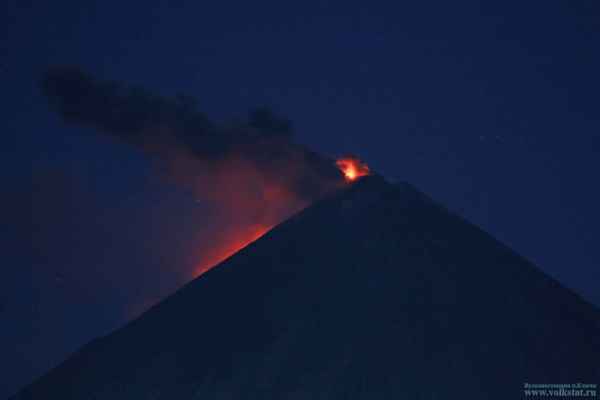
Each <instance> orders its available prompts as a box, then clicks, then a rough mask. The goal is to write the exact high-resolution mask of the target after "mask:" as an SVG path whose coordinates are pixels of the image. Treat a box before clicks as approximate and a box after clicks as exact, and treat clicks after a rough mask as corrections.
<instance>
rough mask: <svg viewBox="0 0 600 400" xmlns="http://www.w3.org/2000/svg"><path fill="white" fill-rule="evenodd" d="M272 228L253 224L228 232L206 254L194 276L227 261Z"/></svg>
mask: <svg viewBox="0 0 600 400" xmlns="http://www.w3.org/2000/svg"><path fill="white" fill-rule="evenodd" d="M271 228H272V227H271V226H263V225H252V226H248V227H244V228H240V229H238V230H236V231H235V232H228V234H227V235H226V236H227V239H226V240H223V241H221V243H219V244H218V245H216V246H215V247H213V248H211V249H210V251H207V252H206V253H205V254H204V257H203V259H202V261H201V262H200V263H199V264H198V265H197V266H196V268H195V269H194V271H193V277H194V278H196V277H198V276H200V275H202V274H203V273H204V272H206V271H208V270H209V269H211V268H212V267H214V266H215V265H217V264H219V263H220V262H222V261H225V260H226V259H227V258H229V257H231V256H232V255H234V254H235V253H237V252H238V251H239V250H241V249H243V248H244V247H246V246H248V245H249V244H250V243H252V242H254V241H256V240H258V239H259V238H260V237H261V236H262V235H264V234H265V233H267V232H268V231H269V230H270V229H271Z"/></svg>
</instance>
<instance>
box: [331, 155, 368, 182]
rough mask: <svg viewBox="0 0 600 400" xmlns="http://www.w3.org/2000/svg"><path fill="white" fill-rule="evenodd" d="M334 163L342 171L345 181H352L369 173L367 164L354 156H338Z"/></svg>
mask: <svg viewBox="0 0 600 400" xmlns="http://www.w3.org/2000/svg"><path fill="white" fill-rule="evenodd" d="M335 165H337V166H338V168H339V169H340V170H341V171H342V172H343V173H344V177H345V178H346V181H347V182H354V181H355V180H357V179H358V178H360V177H361V176H367V175H370V174H371V170H370V169H369V166H368V165H367V164H365V163H364V162H362V161H361V160H360V159H358V158H357V157H354V156H347V157H342V158H339V159H338V160H337V161H336V162H335Z"/></svg>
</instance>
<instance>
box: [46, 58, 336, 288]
mask: <svg viewBox="0 0 600 400" xmlns="http://www.w3.org/2000/svg"><path fill="white" fill-rule="evenodd" d="M42 90H43V93H44V94H45V95H46V97H47V98H48V100H49V102H50V104H51V106H52V107H53V108H54V109H55V111H57V112H58V113H59V114H60V115H61V116H62V117H63V118H64V119H65V121H67V122H70V123H75V124H80V125H85V126H90V127H93V128H96V129H97V130H98V131H99V132H102V133H103V134H106V135H109V136H112V137H114V138H117V139H119V140H121V141H123V142H126V143H128V144H130V145H132V146H134V147H136V148H138V149H140V150H142V151H143V152H145V153H146V154H147V155H149V156H150V157H151V158H152V159H153V160H154V161H155V162H156V163H157V164H158V165H159V167H160V170H161V171H163V172H164V174H165V175H166V176H168V177H169V179H172V180H173V181H175V182H177V183H178V184H180V185H182V186H184V187H186V188H188V189H191V190H193V192H194V193H195V195H196V196H197V197H198V198H199V199H204V200H208V201H210V202H211V204H212V205H213V206H214V210H215V212H216V213H218V214H219V216H220V217H221V221H222V224H221V226H220V227H219V229H218V232H216V233H215V235H214V238H215V243H214V246H213V248H214V251H212V252H210V253H211V254H203V255H199V258H200V261H199V262H198V266H197V267H196V268H195V269H194V271H193V273H192V275H193V276H196V275H198V274H200V273H202V272H204V271H205V270H206V269H207V268H209V267H210V266H212V265H214V264H215V263H216V262H218V261H221V260H222V259H223V258H225V257H227V256H228V255H229V254H231V253H233V252H235V251H236V250H237V249H239V248H240V247H243V246H244V245H245V244H247V243H249V242H251V241H253V240H254V239H256V238H257V237H259V236H260V235H262V234H263V233H264V232H266V231H267V230H269V229H270V228H271V227H272V226H274V225H276V224H277V223H279V222H281V221H282V220H283V219H285V218H286V217H288V216H289V215H291V214H292V213H294V212H296V211H298V210H300V209H302V208H303V207H305V206H307V205H308V204H310V203H311V202H313V201H314V200H316V199H317V198H319V197H321V196H322V195H324V194H325V193H327V192H329V191H331V190H333V189H335V188H336V187H338V186H340V185H342V184H343V183H344V178H343V175H342V174H341V172H340V170H339V169H338V168H337V167H336V165H335V162H334V161H333V160H330V159H327V158H324V157H322V156H320V155H318V154H316V153H314V152H312V151H310V150H308V149H307V148H305V147H304V146H301V145H299V144H297V143H295V142H294V141H293V136H292V131H293V130H292V125H291V123H290V121H289V120H287V119H285V118H281V117H279V116H277V115H275V114H274V113H273V112H271V111H270V110H269V109H266V108H261V109H256V110H254V111H252V112H250V113H249V116H248V118H247V119H246V120H245V121H241V122H239V121H238V122H231V123H221V124H219V123H216V122H214V121H211V120H210V119H209V118H208V117H207V116H206V115H205V114H204V113H202V112H201V111H199V110H198V109H197V107H196V102H195V100H194V99H193V98H191V97H188V96H178V97H175V98H169V97H163V96H159V95H155V94H153V93H150V92H148V91H147V90H145V89H143V88H139V87H134V86H128V85H123V84H120V83H116V82H111V81H101V80H97V79H95V78H93V77H91V76H90V75H89V74H87V73H86V72H84V71H82V70H81V69H79V68H76V67H55V68H52V69H50V70H49V71H48V72H47V73H46V75H45V76H44V79H43V81H42Z"/></svg>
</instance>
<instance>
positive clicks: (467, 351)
mask: <svg viewBox="0 0 600 400" xmlns="http://www.w3.org/2000/svg"><path fill="white" fill-rule="evenodd" d="M598 354H600V314H599V312H598V310H597V309H595V308H594V307H593V306H591V305H590V304H588V303H586V302H584V301H583V300H581V299H580V298H579V297H578V296H577V295H575V294H574V293H572V292H571V291H569V290H567V289H565V288H563V287H562V286H561V285H559V284H558V283H557V282H556V281H554V280H553V279H551V278H549V277H548V276H546V275H545V274H543V273H542V272H541V271H539V270H538V269H537V268H536V267H535V266H533V265H532V264H531V263H529V262H528V261H526V260H525V259H523V258H521V257H520V256H518V255H516V254H515V253H514V252H512V251H511V250H510V249H509V248H507V247H506V246H504V245H502V244H501V243H499V242H497V241H496V240H494V239H493V238H492V237H490V236H489V235H488V234H486V233H484V232H483V231H481V230H480V229H479V228H477V227H475V226H473V225H471V224H469V223H468V222H466V221H464V220H463V219H461V218H459V217H457V216H455V215H453V214H452V213H450V212H449V211H448V210H446V209H445V208H444V207H442V206H440V205H438V204H436V203H435V202H434V201H432V200H431V199H429V198H428V197H427V196H425V195H424V194H422V193H420V192H419V191H417V190H416V189H415V188H413V187H412V186H410V185H408V184H405V183H401V184H395V185H392V184H389V183H387V182H386V181H385V180H383V179H382V178H381V177H379V176H369V177H366V178H363V179H360V180H359V181H358V182H356V183H354V184H352V185H349V186H348V187H346V188H344V189H343V190H340V191H338V192H336V193H333V194H331V195H330V196H328V197H327V198H324V199H323V200H321V201H319V202H317V203H315V204H314V205H312V206H310V207H308V208H307V209H305V210H303V211H301V212H300V213H298V214H297V215H295V216H293V217H292V218H290V219H289V220H287V221H285V222H284V223H282V224H280V225H278V226H277V227H275V228H274V229H273V230H271V231H270V232H268V233H267V234H266V235H264V236H263V237H262V238H260V239H259V240H257V241H256V242H254V243H252V244H250V245H249V246H247V247H246V248H244V249H242V250H241V251H239V252H238V253H236V254H235V255H233V256H232V257H230V258H229V259H227V260H225V261H224V262H223V263H221V264H220V265H218V266H217V267H215V268H213V269H212V270H210V271H208V272H207V273H205V274H204V275H202V276H200V277H199V278H198V279H196V280H194V281H192V282H190V283H189V284H188V285H186V286H184V287H183V288H182V289H180V290H179V291H178V292H176V293H175V294H173V295H172V296H170V297H169V298H167V299H166V300H165V301H163V302H161V303H160V304H158V305H156V306H155V307H153V308H152V309H150V310H149V311H148V312H146V313H145V314H143V315H142V316H141V317H140V318H139V319H137V320H135V321H133V322H132V323H130V324H128V325H127V326H125V327H124V328H122V329H120V330H118V331H116V332H114V333H113V334H111V335H109V336H107V337H104V338H101V339H98V340H96V341H94V342H92V343H90V344H89V345H88V346H86V347H84V348H83V349H82V350H81V351H79V352H77V353H76V354H74V355H73V356H72V357H71V358H70V359H68V360H67V361H65V362H64V363H63V364H62V365H61V366H59V367H57V368H56V369H54V370H53V371H50V372H49V373H48V374H47V375H46V376H44V377H42V378H41V379H39V380H38V381H36V382H34V383H33V384H32V385H30V386H28V387H27V388H25V389H24V390H23V391H22V392H21V393H20V394H19V395H18V396H16V397H15V398H16V399H48V398H56V399H88V398H93V399H111V400H114V399H149V398H153V399H240V398H244V399H252V398H256V399H270V398H272V399H281V398H291V399H304V398H307V399H314V398H324V399H325V398H326V399H338V398H340V399H341V398H352V399H374V398H385V399H391V398H413V399H419V398H427V399H430V398H462V399H469V398H473V399H481V398H487V399H506V398H518V397H520V396H522V395H523V392H522V389H523V384H524V383H525V382H539V383H548V382H556V383H562V382H590V383H595V382H598V381H599V380H600V366H599V364H598V362H597V356H598Z"/></svg>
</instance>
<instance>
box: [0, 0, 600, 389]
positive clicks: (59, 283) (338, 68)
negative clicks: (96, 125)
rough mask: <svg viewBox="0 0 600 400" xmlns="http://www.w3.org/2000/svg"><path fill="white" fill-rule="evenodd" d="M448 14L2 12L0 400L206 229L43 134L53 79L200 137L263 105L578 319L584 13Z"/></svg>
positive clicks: (72, 141)
mask: <svg viewBox="0 0 600 400" xmlns="http://www.w3.org/2000/svg"><path fill="white" fill-rule="evenodd" d="M459 3H460V4H456V2H446V1H423V2H390V1H388V2H364V1H362V2H352V1H343V2H342V1H339V2H336V1H320V2H310V1H309V2H281V1H265V2H260V1H259V2H231V1H220V2H212V3H210V4H209V3H206V2H198V1H170V2H166V1H163V2H160V1H153V0H148V1H144V2H133V1H132V2H114V1H81V2H70V1H69V2H67V1H60V0H59V1H53V2H29V1H14V0H9V2H8V3H6V2H4V3H3V5H2V6H0V45H1V47H0V49H1V52H2V53H1V54H2V57H1V58H0V82H1V86H0V87H1V95H0V101H1V102H2V103H1V107H2V108H1V109H2V118H1V124H2V133H3V135H2V149H3V156H2V164H3V166H2V169H1V170H2V178H3V181H4V182H5V200H7V202H6V203H5V204H6V205H5V207H3V213H4V214H5V215H3V220H5V221H8V226H9V231H8V234H7V233H6V232H5V235H6V236H5V238H4V240H3V242H4V245H3V246H2V247H3V253H4V257H3V260H4V262H3V267H2V268H3V269H2V271H3V278H2V279H0V326H2V329H0V354H2V357H0V370H3V371H5V372H4V373H3V375H4V376H3V377H2V379H0V397H6V396H8V395H9V394H10V393H12V392H14V391H15V390H16V389H17V388H18V387H20V386H22V385H24V384H26V383H28V382H29V381H30V380H31V379H33V377H35V376H37V375H39V374H40V373H43V372H44V371H46V370H47V369H49V368H50V367H52V366H54V365H55V364H56V363H57V362H59V361H60V360H62V359H63V358H64V357H66V356H67V355H68V354H69V353H70V352H72V351H74V350H75V349H77V348H78V347H80V346H81V345H82V344H84V343H86V342H87V341H89V340H90V339H91V338H93V337H95V336H98V335H101V334H105V333H106V332H108V331H110V330H112V329H114V328H116V327H117V326H119V325H121V324H123V323H124V322H125V321H127V319H128V318H131V316H132V315H135V313H136V312H139V311H141V310H143V309H144V307H146V306H147V305H148V301H150V303H151V302H152V301H155V300H157V299H159V298H161V297H162V296H164V295H166V294H168V293H170V292H172V291H173V290H175V289H176V288H177V287H178V286H180V285H181V284H183V283H185V281H186V277H185V273H184V271H185V270H186V266H189V264H190V263H193V260H194V257H195V256H196V255H197V253H198V251H201V249H202V243H203V241H207V242H210V240H209V238H210V237H211V235H214V234H218V229H219V226H218V223H217V222H215V219H214V218H213V217H212V213H211V210H210V209H207V208H206V207H205V205H203V204H201V203H198V202H197V201H196V200H195V199H194V198H192V196H191V195H190V194H189V193H186V192H185V191H183V190H181V189H179V188H178V187H176V186H174V185H172V184H171V183H169V182H166V181H165V180H161V179H160V178H158V177H157V174H156V173H155V172H156V171H155V170H154V169H153V167H152V165H151V162H150V161H149V160H148V159H147V158H145V157H144V156H143V155H142V154H141V153H139V152H137V151H135V150H134V149H133V148H130V147H128V146H126V145H124V144H121V143H118V142H115V141H112V140H109V139H108V138H106V137H104V136H100V135H98V134H97V133H96V132H95V131H94V130H93V129H88V128H81V127H78V126H72V125H67V124H65V123H64V122H63V121H62V120H61V119H60V117H59V116H57V115H56V114H54V113H53V112H52V111H51V110H50V107H49V106H48V103H47V101H46V99H45V98H44V97H43V96H42V94H41V93H40V90H39V82H40V79H41V77H42V76H43V74H44V72H45V71H46V69H47V68H48V67H50V66H53V65H63V64H69V65H77V66H80V67H81V68H83V69H84V70H86V71H89V72H90V73H91V74H93V75H94V76H96V77H98V78H100V79H110V80H118V81H123V82H127V83H129V84H135V85H140V86H144V87H146V88H148V89H149V90H152V91H155V92H157V93H160V94H164V95H175V94H178V93H186V94H190V95H194V96H195V97H197V98H198V100H199V107H200V108H201V109H202V110H203V111H205V112H206V113H207V114H208V115H209V116H211V117H212V118H214V119H216V120H226V119H229V118H235V117H237V116H243V115H245V113H246V112H247V110H248V109H249V108H252V107H255V106H260V105H268V106H270V107H272V108H273V109H274V110H276V111H277V112H279V113H280V114H282V115H285V116H287V117H289V118H290V119H291V120H292V121H293V123H294V129H295V132H296V133H295V135H296V136H295V137H296V140H297V141H298V142H301V143H303V144H305V145H307V146H309V147H310V148H312V149H314V150H316V151H318V152H320V153H323V154H325V155H328V156H331V157H335V156H338V155H341V154H346V153H354V154H358V155H359V156H360V157H361V158H362V159H364V160H365V161H366V162H368V163H369V165H370V166H371V168H372V169H374V170H375V171H377V172H379V173H381V174H382V175H384V176H385V177H387V178H388V179H389V180H391V181H400V180H401V181H407V182H410V183H412V184H413V185H415V186H417V187H418V188H419V189H420V190H422V191H424V192H425V193H427V194H428V195H430V196H431V197H433V198H434V199H435V200H437V201H438V202H440V203H442V204H444V205H446V206H447V207H448V208H449V209H451V210H453V211H454V212H456V213H458V214H460V215H462V216H464V217H465V218H466V219H468V220H469V221H471V222H473V223H475V224H477V225H479V226H481V227H482V228H483V229H485V230H486V231H488V232H490V233H491V234H492V235H493V236H495V237H496V238H498V239H499V240H501V241H503V242H504V243H506V244H508V245H509V246H510V247H512V248H513V249H514V250H516V251H517V252H518V253H520V254H521V255H523V256H525V257H527V258H528V259H530V260H531V261H533V262H534V263H535V264H537V265H538V266H539V267H540V268H541V269H542V270H544V271H545V272H546V273H548V274H550V275H551V276H553V277H555V278H556V279H558V280H559V281H560V282H561V283H563V284H564V285H565V286H567V287H570V288H572V289H574V290H575V291H576V292H578V293H579V294H581V295H582V296H583V297H584V298H586V299H588V300H589V301H590V302H593V303H595V304H597V305H600V268H599V264H600V247H599V246H598V237H600V211H599V208H598V204H600V188H599V186H598V177H597V175H598V171H600V158H599V157H598V154H600V114H599V112H598V110H599V100H598V93H600V79H599V74H598V71H600V52H599V51H598V49H600V5H599V4H598V3H597V2H596V1H571V2H569V1H544V2H522V1H520V2H504V1H503V2H481V3H480V2H471V1H465V2H459ZM29 212H31V219H30V218H29ZM13 226H14V228H13ZM207 238H208V239H207ZM148 299H150V300H148Z"/></svg>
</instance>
